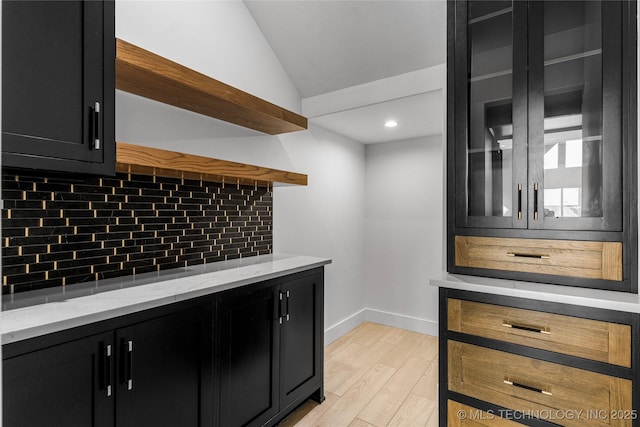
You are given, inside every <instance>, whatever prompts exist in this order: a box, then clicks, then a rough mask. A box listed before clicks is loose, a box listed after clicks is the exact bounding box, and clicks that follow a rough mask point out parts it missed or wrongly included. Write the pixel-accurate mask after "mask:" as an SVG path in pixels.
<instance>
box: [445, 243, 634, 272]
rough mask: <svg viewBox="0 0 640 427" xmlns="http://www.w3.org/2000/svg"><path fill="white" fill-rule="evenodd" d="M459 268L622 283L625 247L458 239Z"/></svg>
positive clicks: (456, 245)
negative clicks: (623, 249)
mask: <svg viewBox="0 0 640 427" xmlns="http://www.w3.org/2000/svg"><path fill="white" fill-rule="evenodd" d="M455 263H456V266H458V267H473V268H487V269H490V270H506V271H518V272H522V273H537V274H552V275H557V276H570V277H584V278H588V279H604V280H615V281H622V243H621V242H585V241H573V240H540V239H509V238H501V237H477V236H455Z"/></svg>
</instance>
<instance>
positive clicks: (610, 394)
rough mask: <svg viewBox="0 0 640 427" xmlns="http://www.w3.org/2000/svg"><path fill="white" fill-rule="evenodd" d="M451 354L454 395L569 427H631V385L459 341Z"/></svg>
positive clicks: (451, 350) (629, 382) (583, 371)
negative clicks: (464, 396) (537, 416)
mask: <svg viewBox="0 0 640 427" xmlns="http://www.w3.org/2000/svg"><path fill="white" fill-rule="evenodd" d="M448 349H449V358H448V362H449V389H450V390H452V391H455V392H458V393H461V394H464V395H467V396H471V397H475V398H477V399H480V400H484V401H487V402H490V403H494V404H496V405H500V406H503V407H505V408H509V409H514V410H518V411H523V412H525V413H530V414H538V415H539V416H540V417H541V418H542V417H549V418H550V417H553V419H548V420H547V421H551V422H554V423H556V424H560V425H564V426H576V427H580V426H612V427H621V426H631V422H632V417H631V415H632V404H631V399H632V397H631V396H632V395H631V381H629V380H625V379H622V378H616V377H611V376H608V375H603V374H598V373H595V372H590V371H585V370H582V369H577V368H572V367H568V366H563V365H558V364H555V363H550V362H545V361H541V360H536V359H532V358H529V357H524V356H518V355H514V354H510V353H504V352H501V351H497V350H492V349H488V348H484V347H478V346H475V345H471V344H465V343H460V342H456V341H449V342H448ZM611 414H613V415H614V416H613V417H612V416H610V415H611ZM625 414H626V415H625ZM618 415H619V416H618Z"/></svg>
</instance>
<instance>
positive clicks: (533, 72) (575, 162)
mask: <svg viewBox="0 0 640 427" xmlns="http://www.w3.org/2000/svg"><path fill="white" fill-rule="evenodd" d="M621 9H622V8H621V4H620V3H619V2H616V1H592V0H591V1H571V0H570V1H548V2H542V1H533V2H530V6H529V33H530V34H529V62H530V76H529V162H530V163H529V165H530V170H529V182H528V192H529V208H528V212H529V218H528V220H529V221H528V222H529V228H545V229H567V230H568V229H573V230H581V229H583V230H612V231H615V230H620V229H621V228H622V150H621V147H622V139H621V108H622V96H621V82H622V76H621V62H622V57H621V44H622V41H621V34H622V33H621V31H622V30H621V29H622V15H621ZM603 29H604V32H603Z"/></svg>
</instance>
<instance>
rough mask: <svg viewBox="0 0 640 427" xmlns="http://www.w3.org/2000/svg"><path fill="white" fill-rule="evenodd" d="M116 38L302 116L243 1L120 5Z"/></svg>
mask: <svg viewBox="0 0 640 427" xmlns="http://www.w3.org/2000/svg"><path fill="white" fill-rule="evenodd" d="M116 37H118V38H121V39H123V40H126V41H128V42H131V43H133V44H136V45H138V46H140V47H143V48H145V49H147V50H150V51H151V52H154V53H157V54H159V55H161V56H165V57H167V58H169V59H171V60H173V61H176V62H178V63H180V64H182V65H185V66H187V67H189V68H193V69H194V70H197V71H199V72H201V73H203V74H206V75H208V76H210V77H213V78H215V79H217V80H220V81H222V82H224V83H227V84H229V85H231V86H235V87H237V88H239V89H242V90H244V91H245V92H249V93H251V94H253V95H256V96H258V97H260V98H264V99H266V100H267V101H270V102H273V103H274V104H277V105H280V106H281V107H284V108H287V109H289V110H292V111H296V112H299V111H300V96H299V94H298V92H297V90H296V88H295V86H294V85H293V83H291V80H290V79H289V77H288V76H287V74H286V72H285V71H284V69H283V68H282V65H281V64H280V62H279V61H278V59H277V57H276V56H275V54H274V53H273V51H272V50H271V47H270V46H269V44H268V43H267V41H266V40H265V38H264V36H263V35H262V32H261V31H260V29H259V28H258V26H257V25H256V23H255V21H254V20H253V17H252V16H251V14H250V13H249V11H248V9H247V7H246V6H245V4H244V3H243V2H242V1H239V0H227V1H225V0H216V1H191V0H166V1H165V0H156V1H148V0H146V1H137V0H117V2H116Z"/></svg>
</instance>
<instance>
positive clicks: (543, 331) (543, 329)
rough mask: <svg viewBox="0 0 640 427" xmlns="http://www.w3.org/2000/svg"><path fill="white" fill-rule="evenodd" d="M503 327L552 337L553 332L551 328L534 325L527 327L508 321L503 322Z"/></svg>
mask: <svg viewBox="0 0 640 427" xmlns="http://www.w3.org/2000/svg"><path fill="white" fill-rule="evenodd" d="M502 326H504V327H505V328H513V329H519V330H521V331H529V332H537V333H539V334H547V335H551V331H550V330H549V328H546V327H540V326H533V325H525V324H523V323H520V324H518V323H515V322H510V321H508V320H503V321H502Z"/></svg>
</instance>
